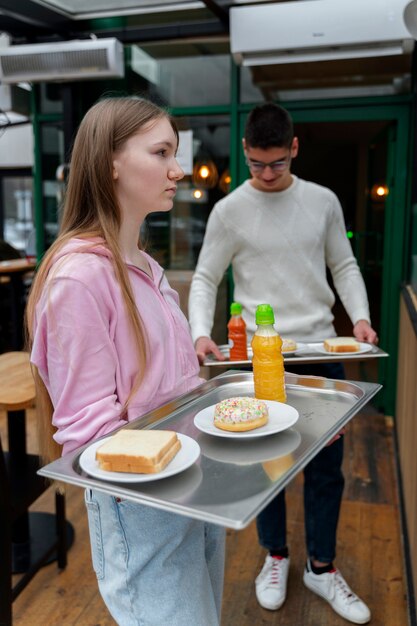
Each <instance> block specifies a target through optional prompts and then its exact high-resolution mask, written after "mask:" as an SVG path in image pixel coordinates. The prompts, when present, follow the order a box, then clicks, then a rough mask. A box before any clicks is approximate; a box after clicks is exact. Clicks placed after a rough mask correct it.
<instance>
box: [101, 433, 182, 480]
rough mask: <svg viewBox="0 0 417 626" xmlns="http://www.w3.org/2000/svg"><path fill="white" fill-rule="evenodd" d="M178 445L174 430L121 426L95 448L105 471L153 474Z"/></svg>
mask: <svg viewBox="0 0 417 626" xmlns="http://www.w3.org/2000/svg"><path fill="white" fill-rule="evenodd" d="M180 449H181V442H180V440H179V439H178V437H177V433H175V432H173V431H169V430H121V431H119V432H118V433H116V434H115V435H113V436H112V437H109V439H107V441H105V442H104V443H103V445H102V446H100V447H99V448H97V450H96V461H97V462H98V464H99V467H100V469H102V470H105V471H108V472H131V473H138V474H155V473H157V472H160V471H162V470H163V469H164V468H165V467H166V466H167V465H168V463H169V462H170V461H171V460H172V459H173V458H174V456H175V455H176V454H177V452H178V451H179V450H180Z"/></svg>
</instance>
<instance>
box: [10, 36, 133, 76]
mask: <svg viewBox="0 0 417 626" xmlns="http://www.w3.org/2000/svg"><path fill="white" fill-rule="evenodd" d="M123 76H124V57H123V45H122V44H121V43H120V41H118V40H117V39H114V38H109V39H85V40H75V41H63V42H59V43H48V44H31V45H22V46H9V47H6V48H0V80H1V81H2V82H3V83H20V82H50V81H58V82H63V81H69V80H75V81H79V80H87V79H92V78H97V79H100V78H110V77H119V78H121V77H123Z"/></svg>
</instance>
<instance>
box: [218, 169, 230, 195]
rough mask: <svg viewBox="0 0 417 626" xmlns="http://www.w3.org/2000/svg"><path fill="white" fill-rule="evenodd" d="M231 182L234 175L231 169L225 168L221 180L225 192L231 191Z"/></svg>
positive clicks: (221, 187)
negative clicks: (231, 173) (231, 174)
mask: <svg viewBox="0 0 417 626" xmlns="http://www.w3.org/2000/svg"><path fill="white" fill-rule="evenodd" d="M231 183H232V177H231V176H230V172H229V170H224V172H223V174H222V175H221V176H220V181H219V187H220V189H221V190H222V191H223V193H229V191H230V185H231Z"/></svg>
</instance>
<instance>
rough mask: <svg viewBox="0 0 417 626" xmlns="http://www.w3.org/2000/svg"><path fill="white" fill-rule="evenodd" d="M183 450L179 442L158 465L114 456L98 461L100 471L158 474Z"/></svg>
mask: <svg viewBox="0 0 417 626" xmlns="http://www.w3.org/2000/svg"><path fill="white" fill-rule="evenodd" d="M180 449H181V442H180V441H179V440H177V441H176V442H175V444H174V445H173V446H172V447H171V448H170V449H169V450H168V451H167V452H166V453H165V455H164V456H163V457H162V458H161V459H160V461H159V462H158V463H154V464H149V463H148V464H146V463H145V464H143V463H139V462H136V460H135V459H134V458H132V457H128V456H122V455H120V456H116V455H115V456H114V457H113V458H112V459H109V458H108V459H107V460H104V459H101V460H100V459H98V462H99V466H100V469H102V470H105V471H106V472H127V473H132V474H156V473H158V472H161V471H162V470H163V469H165V467H166V466H167V465H168V463H170V461H172V459H173V458H174V456H176V454H177V452H179V450H180Z"/></svg>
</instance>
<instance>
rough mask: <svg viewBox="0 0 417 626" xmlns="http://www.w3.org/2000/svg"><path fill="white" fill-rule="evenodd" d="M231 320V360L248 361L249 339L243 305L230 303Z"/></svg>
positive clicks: (229, 324)
mask: <svg viewBox="0 0 417 626" xmlns="http://www.w3.org/2000/svg"><path fill="white" fill-rule="evenodd" d="M230 315H231V317H230V320H229V323H228V324H227V330H228V337H229V348H230V360H231V361H247V359H248V339H247V336H246V323H245V320H244V319H243V317H242V305H241V304H240V303H239V302H232V304H231V305H230Z"/></svg>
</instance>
